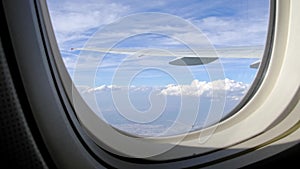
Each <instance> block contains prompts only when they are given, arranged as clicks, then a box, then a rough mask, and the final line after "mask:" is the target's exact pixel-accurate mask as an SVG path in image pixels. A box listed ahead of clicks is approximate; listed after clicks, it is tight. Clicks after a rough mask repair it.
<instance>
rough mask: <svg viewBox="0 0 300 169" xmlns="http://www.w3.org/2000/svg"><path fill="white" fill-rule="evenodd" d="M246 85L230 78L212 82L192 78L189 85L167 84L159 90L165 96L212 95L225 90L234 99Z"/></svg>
mask: <svg viewBox="0 0 300 169" xmlns="http://www.w3.org/2000/svg"><path fill="white" fill-rule="evenodd" d="M248 87H249V85H248V84H244V83H242V82H236V81H234V80H230V79H224V80H217V81H212V82H205V81H199V80H193V81H192V83H191V84H190V85H173V84H171V85H168V86H166V87H165V88H164V89H163V90H162V91H161V92H160V94H162V95H166V96H197V97H200V96H204V97H212V96H213V92H217V91H225V92H227V94H228V95H227V97H229V98H231V99H234V100H236V99H240V97H242V96H243V95H244V93H245V91H246V90H247V89H248Z"/></svg>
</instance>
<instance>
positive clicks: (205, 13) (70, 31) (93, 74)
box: [48, 0, 269, 136]
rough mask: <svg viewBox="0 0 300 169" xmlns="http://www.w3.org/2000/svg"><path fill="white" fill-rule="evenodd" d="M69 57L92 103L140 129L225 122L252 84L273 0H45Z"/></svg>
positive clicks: (119, 123)
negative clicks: (223, 120)
mask: <svg viewBox="0 0 300 169" xmlns="http://www.w3.org/2000/svg"><path fill="white" fill-rule="evenodd" d="M48 7H49V11H50V16H51V19H52V23H53V27H54V30H55V35H56V38H57V42H58V45H59V49H60V51H61V55H62V58H63V61H64V63H65V65H66V68H67V70H68V72H69V73H70V75H71V77H72V79H73V81H74V83H75V85H76V87H77V89H78V91H79V92H80V94H81V95H82V97H83V98H84V100H85V101H86V102H87V103H88V105H89V106H90V108H91V109H92V110H93V111H94V112H95V113H97V115H99V118H101V119H103V120H104V121H105V122H107V123H108V124H110V125H112V126H114V127H115V128H117V129H120V130H122V131H125V132H128V133H131V134H135V135H140V136H168V135H176V134H181V133H186V132H189V131H194V130H197V129H201V128H204V127H207V126H209V125H211V124H214V123H216V122H219V121H220V120H221V119H222V117H224V116H226V115H227V114H228V113H230V112H231V111H232V110H233V109H234V108H235V107H236V106H237V105H238V104H239V102H240V101H241V99H242V98H243V97H244V95H245V94H246V93H247V90H248V89H249V87H250V86H251V84H252V82H253V80H254V78H255V76H256V73H257V70H258V68H259V66H260V60H261V57H262V55H263V50H264V46H265V42H266V37H267V28H268V21H269V0H251V1H250V0H214V1H212V0H201V1H198V0H192V1H180V0H171V1H170V0H159V1H136V0H134V1H128V2H127V1H121V0H111V1H106V0H88V1H79V0H60V1H58V0H48Z"/></svg>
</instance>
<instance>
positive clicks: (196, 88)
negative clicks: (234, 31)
mask: <svg viewBox="0 0 300 169" xmlns="http://www.w3.org/2000/svg"><path fill="white" fill-rule="evenodd" d="M248 88H249V84H245V83H242V82H237V81H234V80H230V79H227V78H226V79H224V80H216V81H212V82H206V81H199V80H197V79H195V80H193V81H192V82H191V84H189V85H175V84H169V85H167V86H162V87H151V86H129V87H128V86H117V85H101V86H98V87H86V86H83V87H82V86H79V91H80V92H81V93H83V94H86V93H94V92H96V93H97V92H102V93H103V92H111V91H121V92H140V93H141V94H142V93H143V92H145V93H147V92H150V91H155V92H156V93H157V94H158V95H165V96H192V97H213V92H216V93H218V92H220V91H221V92H226V97H227V98H228V99H233V100H239V99H241V97H242V96H243V95H244V94H245V92H247V89H248Z"/></svg>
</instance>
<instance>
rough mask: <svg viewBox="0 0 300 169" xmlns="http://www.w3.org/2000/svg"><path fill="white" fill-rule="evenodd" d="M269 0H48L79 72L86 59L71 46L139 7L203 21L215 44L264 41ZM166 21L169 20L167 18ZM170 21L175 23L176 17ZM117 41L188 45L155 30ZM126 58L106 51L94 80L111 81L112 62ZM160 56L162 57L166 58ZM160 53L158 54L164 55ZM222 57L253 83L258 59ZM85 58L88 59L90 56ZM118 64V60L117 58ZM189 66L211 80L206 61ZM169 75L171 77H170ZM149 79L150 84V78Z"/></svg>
mask: <svg viewBox="0 0 300 169" xmlns="http://www.w3.org/2000/svg"><path fill="white" fill-rule="evenodd" d="M268 3H269V2H268V0H251V1H249V0H245V1H241V0H215V1H211V0H200V1H199V0H194V1H192V0H191V1H176V0H168V1H167V0H165V1H162V0H159V1H130V2H127V1H120V0H119V1H118V0H116V1H105V0H104V1H103V0H100V1H99V0H88V1H78V0H72V1H71V0H63V1H57V0H49V1H48V6H49V9H50V14H51V17H52V20H53V25H54V30H55V33H56V36H57V39H58V44H59V47H60V49H61V51H62V57H63V58H64V60H65V63H66V65H67V67H68V70H69V71H70V72H71V73H72V72H73V70H74V68H75V67H77V72H79V69H80V68H79V67H80V64H81V63H78V62H77V63H76V61H78V60H77V57H78V55H79V52H76V51H75V52H72V51H70V48H72V47H84V46H87V45H88V44H89V43H91V41H93V38H94V39H95V40H96V39H99V38H97V37H93V36H95V34H97V32H101V29H103V28H104V27H106V26H107V25H109V24H111V23H114V22H116V21H118V20H120V19H122V18H123V17H125V16H128V15H132V14H137V13H140V12H157V13H167V14H171V15H175V16H178V17H180V18H182V19H185V20H186V21H188V22H190V23H191V24H193V25H194V26H196V27H198V28H199V29H200V30H201V31H202V32H203V34H204V35H205V36H207V38H208V40H209V41H210V42H211V44H212V45H213V46H214V47H222V46H253V45H264V43H265V38H266V31H267V23H268V10H269V9H268V5H269V4H268ZM155 19H156V20H157V18H154V20H155ZM148 22H150V21H148ZM151 22H153V20H151ZM161 22H165V21H163V20H162V21H161ZM155 24H160V22H156V23H155ZM169 24H170V25H171V23H169ZM118 26H120V25H118ZM171 26H172V25H171ZM174 28H176V26H174ZM119 29H122V28H119ZM148 29H149V28H148ZM182 30H183V31H184V28H182ZM171 31H172V30H171ZM187 31H188V30H187ZM145 32H146V31H145ZM109 33H111V35H109ZM102 35H103V34H102ZM115 36H118V35H113V32H108V33H107V37H105V38H104V37H102V38H100V40H101V41H102V42H103V43H99V44H98V46H97V47H105V44H109V43H110V41H113V40H114V38H115ZM120 36H121V35H120ZM185 36H190V37H188V38H190V39H193V34H191V35H185ZM179 37H180V36H179ZM95 40H94V41H95ZM100 40H99V41H100ZM191 41H192V40H191ZM193 41H195V43H196V45H197V43H198V42H199V41H200V40H197V39H193ZM115 47H116V48H118V47H130V48H163V49H170V48H186V46H185V45H183V44H181V43H180V42H178V41H177V40H174V39H172V37H168V36H165V35H157V34H151V33H148V34H147V33H145V34H141V35H135V36H131V35H130V36H128V37H127V38H126V39H125V40H123V41H121V42H118V44H117V45H116V46H115ZM82 55H83V54H82ZM94 55H96V54H94ZM124 58H126V56H115V55H106V56H105V57H104V60H103V63H102V65H103V66H102V67H103V68H102V69H100V70H99V71H98V75H96V76H95V77H96V78H97V80H96V82H95V83H96V84H95V85H101V84H108V85H109V84H111V81H112V79H110V78H109V77H111V75H112V74H113V69H112V67H113V64H111V63H117V62H122V60H123V59H124ZM159 59H162V60H163V59H164V58H159ZM159 59H157V60H158V61H159ZM79 61H80V60H79ZM92 61H93V60H92ZM223 61H224V69H225V76H226V77H229V78H231V79H235V80H238V81H243V82H245V83H251V81H252V79H253V77H254V75H255V72H256V71H255V70H251V69H249V65H250V64H251V63H253V61H255V60H253V59H244V60H238V59H235V60H233V59H223ZM82 62H85V63H86V64H87V65H88V59H85V60H84V61H82ZM76 64H77V65H76ZM82 64H84V63H82ZM106 65H110V69H107V70H104V69H105V68H106ZM83 66H84V65H83ZM114 66H116V64H115V65H114ZM100 67H101V65H100ZM85 68H86V67H85ZM115 68H116V67H115ZM190 69H191V70H192V71H193V72H195V78H196V79H201V80H209V79H208V78H207V75H206V76H205V74H203V73H201V72H205V68H204V67H203V66H197V67H191V68H190ZM234 69H236V71H234ZM227 70H228V71H227ZM102 71H105V74H101V72H102ZM82 72H83V73H81V74H82V76H86V75H87V72H88V70H86V69H84V68H82ZM199 72H200V73H199ZM241 72H243V73H244V75H242V74H241ZM78 74H79V73H78ZM157 74H161V75H162V78H160V79H159V78H157V79H154V80H156V82H157V84H158V85H159V82H161V81H164V83H161V85H163V84H165V81H166V80H163V79H165V78H166V77H165V76H163V74H164V73H163V72H161V73H159V72H157ZM235 74H236V76H235ZM101 76H102V78H101ZM245 76H248V77H249V79H246V78H244V77H245ZM241 77H242V78H241ZM82 79H84V78H82ZM168 79H169V80H171V78H168ZM78 84H80V85H91V84H85V82H84V80H82V82H78ZM137 84H142V82H137ZM144 85H146V83H145V84H144Z"/></svg>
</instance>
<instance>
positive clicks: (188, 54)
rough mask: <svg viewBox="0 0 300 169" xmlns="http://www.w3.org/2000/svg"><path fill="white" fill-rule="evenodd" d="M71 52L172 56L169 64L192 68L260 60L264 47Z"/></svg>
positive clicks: (256, 64)
mask: <svg viewBox="0 0 300 169" xmlns="http://www.w3.org/2000/svg"><path fill="white" fill-rule="evenodd" d="M71 50H81V51H83V50H84V51H95V52H101V53H110V54H124V55H136V56H137V57H143V56H161V57H162V56H169V57H170V56H173V57H176V59H174V60H171V61H170V62H169V64H171V65H177V66H193V65H204V64H208V63H211V62H213V61H215V60H217V59H218V58H258V59H259V58H261V56H262V54H263V50H264V46H249V47H226V48H217V49H198V50H178V49H173V50H163V49H127V48H112V49H109V48H71ZM259 64H260V60H258V61H256V62H254V63H252V64H251V65H250V67H251V68H258V67H259Z"/></svg>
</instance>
